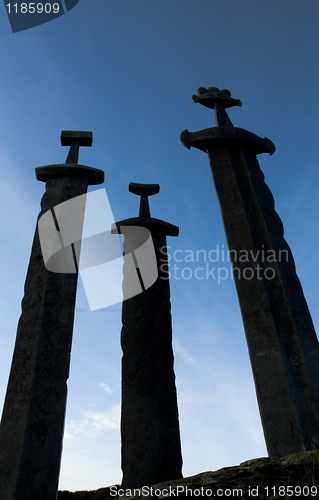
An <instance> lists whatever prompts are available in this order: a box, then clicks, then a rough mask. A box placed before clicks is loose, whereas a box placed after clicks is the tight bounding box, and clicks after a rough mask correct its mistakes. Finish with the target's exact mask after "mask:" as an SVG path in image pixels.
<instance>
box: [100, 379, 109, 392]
mask: <svg viewBox="0 0 319 500" xmlns="http://www.w3.org/2000/svg"><path fill="white" fill-rule="evenodd" d="M108 382H109V380H107V379H105V382H101V383H100V384H99V385H100V387H102V388H103V390H104V391H105V392H107V393H108V394H111V393H112V389H111V387H110V385H109V384H108Z"/></svg>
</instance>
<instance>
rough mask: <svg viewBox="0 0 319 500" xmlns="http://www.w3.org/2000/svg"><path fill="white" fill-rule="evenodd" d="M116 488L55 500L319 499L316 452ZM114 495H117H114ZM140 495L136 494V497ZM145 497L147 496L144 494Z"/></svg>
mask: <svg viewBox="0 0 319 500" xmlns="http://www.w3.org/2000/svg"><path fill="white" fill-rule="evenodd" d="M120 488H121V487H120V486H119V485H117V486H111V487H109V488H101V489H99V490H96V491H81V492H80V491H79V492H76V493H71V492H66V491H60V492H59V495H58V500H102V499H103V500H111V499H113V500H120V499H121V500H129V499H133V498H134V499H143V500H150V499H151V498H155V499H156V498H174V497H178V498H194V497H195V498H206V499H212V498H221V499H225V498H228V499H229V498H242V499H244V500H247V499H254V498H256V499H259V500H274V499H275V498H276V499H279V498H282V499H284V498H285V499H287V498H293V499H296V498H302V499H304V498H309V499H313V500H315V499H318V498H319V452H318V451H307V452H302V453H298V454H294V455H288V456H286V457H283V458H279V459H277V458H257V459H253V460H248V461H246V462H243V463H242V464H240V465H238V466H234V467H224V468H222V469H220V470H217V471H214V472H203V473H201V474H197V475H195V476H191V477H186V478H184V479H179V480H175V481H168V482H166V483H160V484H157V485H154V486H152V488H153V490H151V488H150V487H148V490H144V494H143V491H142V490H141V489H140V491H138V490H136V491H135V492H134V491H133V490H132V491H129V490H127V491H126V492H125V493H127V494H126V495H124V494H123V493H124V492H123V491H121V490H120ZM115 492H117V493H120V495H116V494H115ZM134 493H136V494H135V495H134ZM139 493H140V494H139ZM147 493H149V494H147Z"/></svg>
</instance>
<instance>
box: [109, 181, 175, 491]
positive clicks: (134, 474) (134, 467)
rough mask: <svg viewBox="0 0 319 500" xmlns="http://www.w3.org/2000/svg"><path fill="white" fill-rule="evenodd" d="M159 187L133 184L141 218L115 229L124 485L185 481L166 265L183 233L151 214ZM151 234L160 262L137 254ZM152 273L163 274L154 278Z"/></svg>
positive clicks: (132, 190) (146, 253) (156, 256)
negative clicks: (171, 240) (169, 240)
mask: <svg viewBox="0 0 319 500" xmlns="http://www.w3.org/2000/svg"><path fill="white" fill-rule="evenodd" d="M159 189H160V187H159V185H158V184H136V183H132V182H131V183H130V185H129V191H130V192H131V193H134V194H136V195H140V196H141V201H140V210H139V216H138V217H132V218H131V219H125V220H123V221H121V222H117V223H116V224H115V225H114V229H113V231H114V232H117V231H118V232H120V233H121V234H122V235H123V236H124V242H123V248H124V266H123V278H124V279H123V299H124V300H123V305H122V323H123V327H122V331H121V346H122V350H123V358H122V408H121V441H122V471H123V481H122V486H123V488H136V487H141V486H144V485H152V484H157V483H160V482H163V481H169V480H173V479H180V478H181V477H182V454H181V442H180V432H179V420H178V409H177V397H176V387H175V374H174V368H173V362H174V356H173V349H172V319H171V302H170V288H169V281H168V279H167V270H168V262H167V256H166V253H163V252H161V249H162V248H163V247H164V248H166V237H167V236H178V233H179V228H178V227H177V226H174V225H173V224H169V223H168V222H164V221H162V220H159V219H155V218H153V217H151V215H150V208H149V202H148V197H149V196H151V195H155V194H157V193H158V192H159ZM149 236H151V240H152V243H153V245H154V250H155V256H154V262H152V258H151V252H148V251H146V252H144V253H143V254H142V255H140V254H138V250H136V249H138V248H142V245H143V243H145V240H147V238H148V237H149ZM135 253H136V254H137V255H136V256H135ZM132 256H133V257H132ZM136 257H137V258H136ZM132 259H133V260H134V264H133V260H132ZM138 259H139V262H138ZM135 266H136V270H137V271H138V277H139V280H140V282H141V287H142V290H143V291H142V290H141V291H142V293H140V294H138V295H135V294H134V295H133V296H131V293H130V289H131V286H132V284H134V280H133V279H132V269H133V268H134V269H133V271H134V272H135ZM154 270H155V272H157V273H158V277H157V279H155V280H154V276H153V274H154ZM136 279H137V278H136ZM150 283H153V284H152V286H149V284H150Z"/></svg>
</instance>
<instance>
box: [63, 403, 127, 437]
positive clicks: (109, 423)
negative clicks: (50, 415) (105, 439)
mask: <svg viewBox="0 0 319 500" xmlns="http://www.w3.org/2000/svg"><path fill="white" fill-rule="evenodd" d="M119 426H120V405H116V406H113V407H112V408H111V409H110V410H108V411H105V412H93V411H87V412H84V418H82V419H80V420H74V419H67V420H66V425H65V432H64V439H66V440H68V441H79V440H80V439H83V438H90V439H95V438H96V437H98V436H99V435H100V434H101V432H104V431H110V430H118V429H119Z"/></svg>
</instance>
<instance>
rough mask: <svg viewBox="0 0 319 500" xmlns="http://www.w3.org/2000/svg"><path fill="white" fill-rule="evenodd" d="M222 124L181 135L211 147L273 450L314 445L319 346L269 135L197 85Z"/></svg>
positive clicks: (222, 95) (318, 434)
mask: <svg viewBox="0 0 319 500" xmlns="http://www.w3.org/2000/svg"><path fill="white" fill-rule="evenodd" d="M198 94H199V95H197V96H193V100H194V101H195V102H200V103H201V104H203V105H204V106H207V107H209V108H212V109H214V110H215V117H216V125H217V126H216V127H214V128H211V129H206V130H203V131H200V132H195V133H193V134H190V133H189V132H188V131H185V132H183V133H182V135H181V139H182V142H183V144H184V145H185V146H186V147H190V146H194V147H197V148H199V149H201V150H202V151H205V152H207V154H208V157H209V161H210V166H211V170H212V175H213V179H214V184H215V188H216V193H217V196H218V200H219V204H220V209H221V213H222V218H223V223H224V227H225V232H226V237H227V243H228V248H229V251H230V257H231V262H232V267H233V274H234V280H235V284H236V289H237V293H238V299H239V304H240V308H241V313H242V318H243V323H244V328H245V334H246V338H247V344H248V349H249V355H250V360H251V365H252V371H253V375H254V380H255V386H256V393H257V399H258V403H259V409H260V414H261V419H262V424H263V429H264V434H265V439H266V444H267V448H268V452H269V454H270V456H284V455H287V454H289V453H295V452H299V451H302V450H303V449H307V450H310V449H311V448H312V446H313V445H314V444H315V442H318V438H319V346H318V339H317V336H316V333H315V330H314V327H313V323H312V319H311V316H310V313H309V310H308V306H307V303H306V301H305V298H304V295H303V291H302V288H301V285H300V282H299V279H298V277H297V275H296V270H295V264H294V260H293V257H292V253H291V250H290V248H289V246H288V244H287V242H286V241H285V239H284V237H283V225H282V222H281V220H280V218H279V216H278V214H277V213H276V212H275V209H274V200H273V197H272V194H271V192H270V190H269V188H268V186H267V185H266V184H265V182H264V176H263V173H262V172H261V170H260V167H259V164H258V161H257V159H256V154H259V153H263V152H268V153H270V154H272V153H273V152H274V151H275V147H274V145H273V144H272V143H271V142H270V141H269V140H268V139H266V138H265V139H261V138H260V137H257V136H256V135H254V134H252V133H250V132H248V131H246V130H243V129H239V128H235V127H233V125H232V123H231V121H230V119H229V117H228V115H227V113H226V111H225V108H227V107H231V106H234V105H239V106H241V102H240V101H239V100H234V99H232V98H231V95H230V92H229V91H227V90H222V91H219V90H218V89H217V88H216V87H210V88H209V89H204V88H200V89H198Z"/></svg>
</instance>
